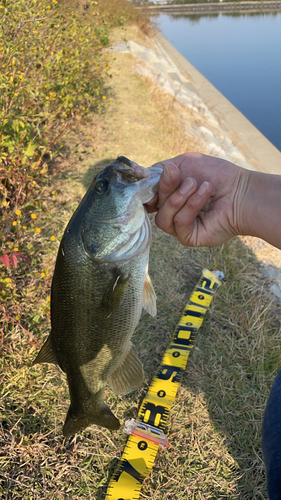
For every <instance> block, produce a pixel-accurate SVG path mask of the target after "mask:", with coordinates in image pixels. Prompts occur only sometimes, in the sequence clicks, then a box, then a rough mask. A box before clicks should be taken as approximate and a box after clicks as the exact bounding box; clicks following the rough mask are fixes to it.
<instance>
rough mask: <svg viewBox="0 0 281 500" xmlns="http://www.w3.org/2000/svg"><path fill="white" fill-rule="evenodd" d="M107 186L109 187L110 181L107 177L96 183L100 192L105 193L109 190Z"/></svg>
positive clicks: (96, 187)
mask: <svg viewBox="0 0 281 500" xmlns="http://www.w3.org/2000/svg"><path fill="white" fill-rule="evenodd" d="M107 187H108V182H107V181H106V180H105V179H101V180H100V181H98V182H96V184H95V190H96V191H97V193H99V194H102V193H104V192H105V191H106V190H107Z"/></svg>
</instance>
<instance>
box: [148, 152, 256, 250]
mask: <svg viewBox="0 0 281 500" xmlns="http://www.w3.org/2000/svg"><path fill="white" fill-rule="evenodd" d="M153 166H157V167H159V166H162V168H163V174H162V175H161V178H160V183H159V188H158V193H157V194H156V195H155V196H154V198H153V199H152V200H151V201H150V202H149V203H147V209H148V212H154V211H156V210H157V214H156V217H155V222H156V224H157V226H158V227H159V228H160V229H162V230H163V231H165V232H167V233H169V234H172V235H173V236H175V237H176V238H178V240H179V241H180V243H182V244H183V245H185V246H195V247H199V246H214V245H219V244H221V243H223V242H225V241H227V240H229V239H231V238H232V237H233V236H235V235H237V234H243V230H242V221H241V217H242V212H243V209H242V205H243V203H242V202H243V198H244V196H245V192H246V190H247V184H248V177H249V174H250V171H248V170H246V169H242V168H240V167H238V166H236V165H234V164H233V163H230V162H228V161H226V160H222V159H219V158H215V157H211V156H206V155H203V154H200V153H185V154H182V155H179V156H176V157H175V158H172V159H170V160H165V161H163V162H159V163H156V164H155V165H153Z"/></svg>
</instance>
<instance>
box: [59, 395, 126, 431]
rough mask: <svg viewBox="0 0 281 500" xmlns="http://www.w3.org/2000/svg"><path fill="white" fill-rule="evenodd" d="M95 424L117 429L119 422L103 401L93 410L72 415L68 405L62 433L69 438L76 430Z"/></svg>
mask: <svg viewBox="0 0 281 500" xmlns="http://www.w3.org/2000/svg"><path fill="white" fill-rule="evenodd" d="M92 424H96V425H99V426H101V427H106V428H107V429H111V430H117V429H119V427H120V422H119V420H118V418H116V417H115V416H114V415H113V413H112V411H111V410H110V408H109V407H108V406H107V405H106V404H105V403H104V402H103V401H101V403H100V404H99V406H98V407H97V408H95V409H94V411H93V412H91V411H89V412H88V413H87V414H85V415H79V416H77V417H76V416H75V415H73V412H72V408H71V406H70V407H69V410H68V413H67V416H66V419H65V423H64V426H63V435H64V436H65V437H66V438H70V437H71V436H73V435H74V434H76V432H79V431H82V430H83V429H85V428H86V427H88V426H89V425H92Z"/></svg>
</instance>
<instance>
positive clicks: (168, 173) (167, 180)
mask: <svg viewBox="0 0 281 500" xmlns="http://www.w3.org/2000/svg"><path fill="white" fill-rule="evenodd" d="M163 167H164V169H163V170H164V179H165V181H166V182H170V180H171V175H170V172H169V169H168V167H167V165H163Z"/></svg>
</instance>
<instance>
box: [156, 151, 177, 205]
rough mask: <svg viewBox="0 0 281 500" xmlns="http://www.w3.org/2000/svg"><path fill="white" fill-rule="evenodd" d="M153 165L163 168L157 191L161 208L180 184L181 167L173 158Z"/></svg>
mask: <svg viewBox="0 0 281 500" xmlns="http://www.w3.org/2000/svg"><path fill="white" fill-rule="evenodd" d="M153 167H162V168H163V173H162V174H161V177H160V181H159V187H158V192H157V195H158V201H157V208H161V207H162V206H163V205H164V203H165V201H166V200H167V198H169V196H170V195H171V194H172V193H174V192H175V191H176V189H177V187H178V186H179V184H180V169H179V168H178V167H177V165H175V163H173V162H172V161H171V160H164V161H162V162H158V163H155V164H154V165H153Z"/></svg>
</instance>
